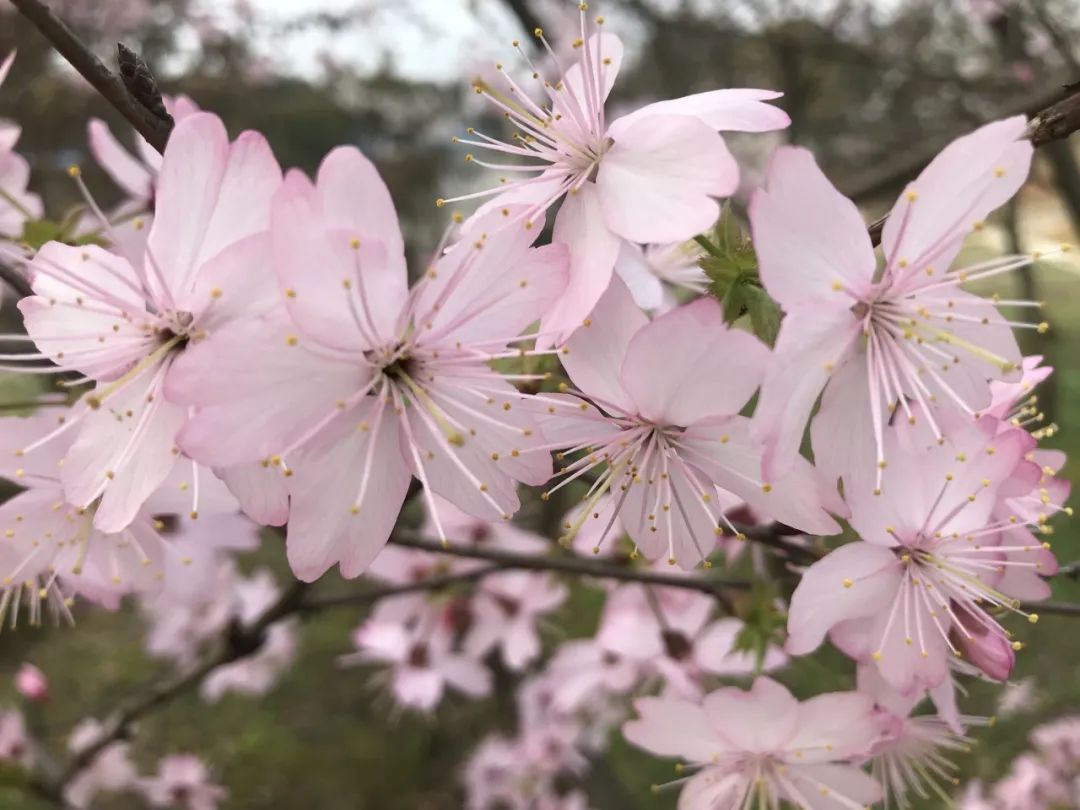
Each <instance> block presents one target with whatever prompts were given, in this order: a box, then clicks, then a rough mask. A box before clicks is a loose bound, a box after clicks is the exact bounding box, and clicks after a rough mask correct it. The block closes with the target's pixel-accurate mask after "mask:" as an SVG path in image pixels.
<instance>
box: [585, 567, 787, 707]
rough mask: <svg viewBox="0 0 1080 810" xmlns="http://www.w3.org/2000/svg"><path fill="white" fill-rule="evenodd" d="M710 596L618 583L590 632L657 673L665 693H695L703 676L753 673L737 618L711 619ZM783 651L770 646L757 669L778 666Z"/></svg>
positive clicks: (648, 673)
mask: <svg viewBox="0 0 1080 810" xmlns="http://www.w3.org/2000/svg"><path fill="white" fill-rule="evenodd" d="M715 610H716V600H715V599H713V598H712V597H710V596H708V595H706V594H703V593H696V592H694V591H688V590H681V589H676V588H664V587H654V586H643V585H636V584H629V585H622V586H620V587H618V588H616V589H614V590H613V591H611V593H609V594H608V598H607V601H606V602H605V604H604V613H603V616H602V618H601V621H600V627H599V629H598V631H597V633H596V641H597V643H598V644H599V645H600V646H601V647H603V649H605V650H606V651H608V652H610V653H614V654H616V655H619V656H622V657H625V658H626V659H628V660H631V661H635V662H637V665H638V667H639V668H640V671H641V674H642V677H644V678H655V677H658V678H659V679H660V680H662V682H663V683H664V685H665V687H666V689H667V690H668V691H667V693H668V694H671V695H673V696H677V697H683V698H687V699H690V700H693V699H700V698H701V697H702V695H703V694H704V689H703V684H704V680H705V678H706V677H708V676H739V675H753V674H755V673H757V670H758V662H757V661H756V660H755V656H754V655H753V654H752V653H749V652H744V651H740V650H737V649H736V646H735V643H736V640H737V639H738V636H739V633H741V632H742V630H743V626H744V625H743V623H742V622H741V621H739V620H738V619H735V618H731V617H728V618H722V619H715V617H714V613H715ZM786 662H787V658H786V656H785V655H784V654H783V653H782V652H781V651H780V650H779V649H777V648H776V647H772V646H770V648H769V649H768V650H767V652H766V655H765V658H764V660H763V661H762V662H761V669H762V671H765V672H768V671H772V670H775V669H777V668H779V667H781V666H783V665H784V664H785V663H786Z"/></svg>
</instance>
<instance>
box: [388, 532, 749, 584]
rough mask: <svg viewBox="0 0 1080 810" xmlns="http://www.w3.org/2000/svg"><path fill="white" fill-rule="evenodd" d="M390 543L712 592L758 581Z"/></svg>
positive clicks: (433, 543) (397, 539)
mask: <svg viewBox="0 0 1080 810" xmlns="http://www.w3.org/2000/svg"><path fill="white" fill-rule="evenodd" d="M390 542H391V543H395V544H396V545H399V546H405V547H407V548H415V549H420V550H421V551H430V552H432V553H434V554H448V555H451V556H454V557H466V558H468V559H473V560H488V561H490V562H496V563H499V564H501V565H503V566H505V567H506V568H519V569H523V570H527V571H559V572H562V573H566V574H577V575H579V576H586V577H597V578H599V579H615V580H619V581H622V582H645V583H649V584H652V585H670V586H672V587H675V588H687V589H689V590H695V591H701V592H702V593H707V594H712V595H715V594H716V593H717V592H718V591H721V590H724V589H731V590H743V591H745V590H749V589H750V588H752V587H753V586H754V584H755V583H754V580H750V579H738V578H728V577H719V576H712V575H707V576H702V575H698V574H675V573H670V574H669V573H667V572H664V571H653V570H650V569H647V568H631V567H630V566H626V565H619V564H617V563H610V562H606V561H604V560H590V559H588V558H587V557H580V556H578V555H577V554H571V553H569V552H568V553H565V554H559V555H548V556H539V555H535V554H519V553H517V552H514V551H506V550H504V549H500V548H485V547H484V546H457V545H446V546H444V545H443V544H442V543H440V542H439V541H438V540H428V539H427V538H424V537H418V536H416V535H409V534H396V535H394V536H393V537H391V538H390Z"/></svg>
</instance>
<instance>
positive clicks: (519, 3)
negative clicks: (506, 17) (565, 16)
mask: <svg viewBox="0 0 1080 810" xmlns="http://www.w3.org/2000/svg"><path fill="white" fill-rule="evenodd" d="M503 2H504V3H505V4H506V7H507V8H508V9H510V13H511V14H513V15H514V17H515V18H516V19H517V21H518V24H519V25H520V26H521V27H522V28H523V29H524V30H525V32H526V33H527V34H528V35H529V41H532V32H533V31H535V30H536V29H537V28H541V29H542V28H543V27H544V24H543V22H542V21H541V20H540V18H539V17H537V16H536V13H535V12H534V11H533V9H532V6H531V5H530V4H529V0H503Z"/></svg>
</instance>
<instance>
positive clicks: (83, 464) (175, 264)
mask: <svg viewBox="0 0 1080 810" xmlns="http://www.w3.org/2000/svg"><path fill="white" fill-rule="evenodd" d="M279 183H280V170H279V169H278V166H277V163H276V162H275V161H274V157H273V155H272V154H271V152H270V148H269V146H268V145H267V143H266V141H265V139H264V138H263V137H262V136H261V135H259V134H257V133H254V132H247V133H244V134H242V135H241V136H240V137H239V138H238V139H237V141H235V142H234V143H233V144H231V145H230V144H229V141H228V137H227V135H226V133H225V128H224V126H223V124H222V123H221V121H220V120H219V119H218V118H216V117H215V116H213V115H210V114H207V113H197V114H193V115H191V116H189V117H187V118H186V119H184V120H183V121H182V122H181V123H180V124H178V125H177V127H176V129H175V130H174V131H173V133H172V136H171V138H170V140H169V145H168V147H167V148H166V150H165V156H164V159H163V161H162V168H161V175H160V182H159V190H158V194H157V198H156V199H157V203H156V214H155V220H154V225H153V227H152V229H151V232H150V236H149V240H148V243H147V250H146V257H145V262H144V263H143V264H142V265H138V264H136V265H132V264H130V263H129V262H127V261H126V260H124V259H123V258H121V257H119V256H116V255H114V254H111V253H109V252H107V251H104V250H102V249H101V248H98V247H95V246H85V247H72V246H69V245H64V244H60V243H57V242H50V243H48V244H47V245H45V246H44V247H43V248H42V249H41V250H40V251H39V252H38V253H37V255H36V256H35V257H34V259H33V261H32V262H31V263H30V273H31V284H32V286H33V289H34V293H35V294H34V295H33V296H31V297H29V298H24V299H23V300H22V301H20V302H19V308H20V310H21V311H22V313H23V318H24V323H25V326H26V329H27V333H28V334H29V336H30V339H31V340H32V341H33V342H34V343H35V345H36V346H37V348H38V350H39V352H40V354H33V353H31V354H21V355H5V356H4V359H9V360H33V359H38V358H44V359H49V360H51V361H52V362H53V363H54V364H56V365H55V368H54V369H47V370H46V371H47V373H54V372H57V371H60V372H73V373H77V374H78V375H81V376H80V377H79V380H80V381H82V382H94V383H96V385H95V387H94V389H93V391H91V392H90V393H88V394H86V395H84V396H83V397H82V398H81V399H80V400H79V402H78V403H77V404H76V405H75V406H74V408H73V409H72V410H71V412H70V414H69V415H68V418H67V420H66V421H65V423H64V424H62V425H61V426H60V427H58V428H56V429H55V430H54V431H52V432H50V433H49V434H47V435H46V436H44V437H42V438H40V439H37V440H36V441H34V442H32V443H30V444H28V445H25V446H23V447H20V448H19V451H18V452H20V453H22V454H24V455H29V454H31V453H32V451H34V450H36V449H39V448H40V447H42V446H43V445H45V444H47V443H48V442H49V441H50V440H52V439H55V437H57V436H59V435H61V434H65V433H67V432H68V431H72V430H76V431H77V434H78V435H77V437H76V438H75V440H74V442H73V443H72V445H71V448H70V450H69V451H68V453H67V456H66V458H65V461H64V465H63V468H62V470H61V480H62V483H63V487H64V491H65V495H66V498H67V500H68V501H69V502H70V503H72V504H73V505H74V506H75V507H77V508H80V509H86V508H88V507H89V506H90V505H91V504H93V503H97V506H96V508H95V510H94V513H93V525H94V527H95V528H97V529H99V530H101V531H104V532H117V531H120V530H122V529H123V528H124V527H125V526H127V525H128V524H129V523H130V522H131V521H132V520H133V519H134V517H135V515H136V514H137V513H138V511H139V509H140V508H141V506H142V505H143V503H144V501H145V500H146V499H147V498H148V497H149V496H150V495H151V494H152V493H153V492H154V491H155V490H157V489H158V488H159V487H160V485H161V484H162V483H163V482H164V481H165V480H166V478H168V476H169V475H170V473H171V472H172V471H173V468H174V467H176V466H177V465H178V464H179V463H181V459H180V457H179V450H178V449H177V447H176V433H177V431H178V430H179V428H180V426H181V425H182V424H183V423H184V421H185V420H186V418H187V415H188V409H187V407H186V406H183V405H177V404H175V403H173V402H171V401H169V400H168V399H167V398H166V397H165V396H164V393H163V389H164V386H165V384H166V382H167V378H168V377H169V375H170V371H171V369H172V367H173V364H174V362H175V360H176V359H177V358H178V357H180V356H182V355H183V354H184V352H185V351H186V350H187V347H188V346H190V345H191V344H192V343H193V342H197V341H198V340H200V339H202V338H203V337H204V336H207V335H210V334H213V333H214V332H216V331H217V330H218V328H219V327H221V326H222V325H224V324H225V323H226V322H228V321H230V320H232V319H234V318H243V317H252V316H255V315H257V314H259V313H261V312H265V311H267V310H269V309H271V308H272V307H274V306H276V305H278V293H277V291H276V289H275V286H274V284H273V280H272V277H271V276H270V274H269V273H268V267H269V242H268V241H267V239H266V238H265V231H266V228H267V226H268V225H269V206H270V196H271V195H272V193H273V191H274V190H275V189H276V188H277V186H278V184H279ZM0 250H2V248H0ZM15 368H16V369H19V368H20V367H19V366H15ZM22 370H23V371H26V370H27V369H25V368H23V369H22ZM188 463H189V464H190V462H188ZM192 469H195V468H194V467H192ZM272 483H273V482H272V481H271V482H270V484H268V486H270V485H272ZM199 490H200V484H199V482H198V481H196V482H193V484H192V487H191V493H190V494H191V500H190V507H189V508H190V512H191V513H193V514H197V512H198V510H199ZM267 517H268V518H272V517H275V516H274V515H268V516H267Z"/></svg>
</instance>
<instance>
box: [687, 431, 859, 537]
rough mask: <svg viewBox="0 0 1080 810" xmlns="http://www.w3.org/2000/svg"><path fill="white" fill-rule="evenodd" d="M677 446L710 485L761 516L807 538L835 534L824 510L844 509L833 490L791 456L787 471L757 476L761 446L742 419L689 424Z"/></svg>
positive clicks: (807, 467) (835, 510)
mask: <svg viewBox="0 0 1080 810" xmlns="http://www.w3.org/2000/svg"><path fill="white" fill-rule="evenodd" d="M679 444H680V446H683V447H685V448H687V455H686V458H687V460H688V461H690V463H692V464H693V465H694V466H695V467H697V468H698V469H699V470H701V471H702V472H703V473H704V474H705V476H706V477H707V478H708V479H709V480H710V481H711V482H712V483H713V484H715V485H716V486H718V487H720V489H722V490H726V491H727V492H729V493H732V494H734V495H736V496H738V497H739V498H740V499H741V500H743V501H745V502H746V503H748V504H750V506H752V507H753V508H754V509H755V510H756V511H758V512H760V513H761V514H763V515H768V516H769V517H770V518H772V519H773V520H777V521H780V522H781V523H785V524H787V525H788V526H793V527H795V528H797V529H801V530H802V531H805V532H808V533H812V534H826V535H827V534H836V533H838V532H839V531H840V527H839V526H838V525H837V524H836V522H835V521H834V520H833V519H832V518H831V517H829V515H828V514H827V511H826V510H831V511H834V512H838V513H842V512H843V511H844V506H843V504H842V503H841V502H840V500H839V498H838V496H837V494H836V490H835V487H833V486H830V485H829V484H828V483H827V482H826V481H824V480H823V478H822V477H821V475H820V473H818V471H817V470H815V469H814V468H813V467H812V466H811V465H810V464H809V462H807V461H806V459H804V458H802V457H801V456H799V457H796V460H795V463H794V464H793V465H792V466H791V467H790V468H789V469H788V471H787V472H786V473H785V474H784V475H783V476H781V477H780V478H777V479H774V480H772V481H771V482H768V483H767V482H765V481H763V480H762V479H761V478H760V476H759V472H760V470H761V459H762V447H761V444H760V443H759V442H757V441H755V440H754V438H753V437H752V435H751V423H750V420H749V419H747V418H746V417H744V416H732V417H727V418H721V419H708V420H703V421H701V422H698V423H695V424H694V425H692V426H691V427H690V428H688V429H687V430H686V432H685V433H683V436H682V438H681V440H680V442H679Z"/></svg>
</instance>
